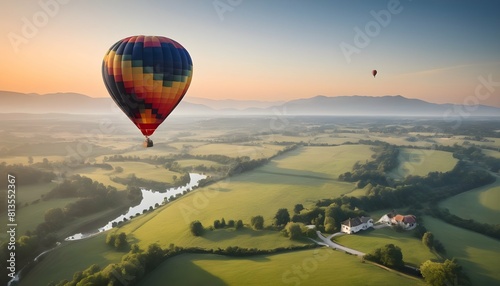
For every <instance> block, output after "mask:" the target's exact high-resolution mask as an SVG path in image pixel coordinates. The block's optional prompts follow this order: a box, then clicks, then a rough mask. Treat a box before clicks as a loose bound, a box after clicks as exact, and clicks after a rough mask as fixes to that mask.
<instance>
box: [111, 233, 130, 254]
mask: <svg viewBox="0 0 500 286" xmlns="http://www.w3.org/2000/svg"><path fill="white" fill-rule="evenodd" d="M106 244H107V245H109V246H111V247H113V248H115V249H117V250H125V249H127V248H128V246H129V245H128V241H127V234H126V233H124V232H120V233H119V234H116V233H114V232H110V233H108V235H107V236H106Z"/></svg>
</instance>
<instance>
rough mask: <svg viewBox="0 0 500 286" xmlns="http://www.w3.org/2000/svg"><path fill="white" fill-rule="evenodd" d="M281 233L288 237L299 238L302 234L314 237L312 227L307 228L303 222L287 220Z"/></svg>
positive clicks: (314, 233) (314, 232)
mask: <svg viewBox="0 0 500 286" xmlns="http://www.w3.org/2000/svg"><path fill="white" fill-rule="evenodd" d="M282 233H283V234H284V235H285V236H286V237H288V238H290V239H299V238H301V237H303V236H305V237H309V238H315V237H316V231H315V230H314V229H310V228H307V227H306V226H305V225H304V224H303V223H297V222H289V223H287V224H286V225H285V227H284V228H283V230H282Z"/></svg>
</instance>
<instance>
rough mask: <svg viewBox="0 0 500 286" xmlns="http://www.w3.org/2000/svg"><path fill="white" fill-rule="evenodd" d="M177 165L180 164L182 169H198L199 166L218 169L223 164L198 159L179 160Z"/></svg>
mask: <svg viewBox="0 0 500 286" xmlns="http://www.w3.org/2000/svg"><path fill="white" fill-rule="evenodd" d="M177 163H179V165H180V166H181V167H182V168H188V167H196V166H199V165H204V166H205V167H207V168H210V167H214V168H217V167H220V166H222V164H219V163H217V162H213V161H208V160H198V159H185V160H177Z"/></svg>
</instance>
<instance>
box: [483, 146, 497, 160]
mask: <svg viewBox="0 0 500 286" xmlns="http://www.w3.org/2000/svg"><path fill="white" fill-rule="evenodd" d="M499 150H500V148H499ZM482 152H483V154H484V155H486V156H490V157H493V158H499V159H500V151H495V150H489V149H482Z"/></svg>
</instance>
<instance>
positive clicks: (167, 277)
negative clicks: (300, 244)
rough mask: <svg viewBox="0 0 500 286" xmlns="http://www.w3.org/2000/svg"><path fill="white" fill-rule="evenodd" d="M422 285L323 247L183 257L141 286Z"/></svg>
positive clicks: (175, 259) (155, 272) (166, 264)
mask: <svg viewBox="0 0 500 286" xmlns="http://www.w3.org/2000/svg"><path fill="white" fill-rule="evenodd" d="M166 281H168V283H169V285H214V286H216V285H283V284H285V285H288V284H291V285H424V283H423V282H422V281H420V280H416V279H412V278H408V277H404V276H401V275H399V274H397V273H394V272H388V271H386V270H382V269H380V268H378V267H377V266H374V265H371V264H368V263H361V261H360V259H359V258H357V257H356V256H351V255H347V254H344V253H342V252H339V251H333V250H331V249H327V248H321V249H314V250H304V251H296V252H290V253H284V254H276V255H262V256H253V257H248V258H229V257H224V256H219V255H212V254H184V255H180V256H177V257H174V258H171V259H169V260H167V261H166V262H164V263H163V264H161V265H160V267H158V268H157V269H156V270H154V271H153V272H152V273H150V274H149V275H148V276H147V277H146V278H145V279H143V280H142V281H141V282H140V284H139V285H144V286H146V285H148V286H150V285H151V286H152V285H165V283H166Z"/></svg>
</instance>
